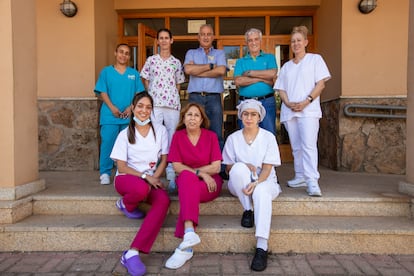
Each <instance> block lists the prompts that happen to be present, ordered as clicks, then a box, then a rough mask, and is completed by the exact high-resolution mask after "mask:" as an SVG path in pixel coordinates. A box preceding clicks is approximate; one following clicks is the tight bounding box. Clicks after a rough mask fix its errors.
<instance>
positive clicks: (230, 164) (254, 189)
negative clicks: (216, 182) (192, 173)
mask: <svg viewBox="0 0 414 276" xmlns="http://www.w3.org/2000/svg"><path fill="white" fill-rule="evenodd" d="M237 108H238V117H239V119H240V120H242V122H243V126H244V128H243V129H241V130H238V131H236V132H235V133H233V134H231V135H230V136H229V137H228V138H227V141H226V144H225V145H224V149H223V164H226V165H227V166H226V170H227V172H228V173H229V182H228V188H229V191H230V192H231V193H232V194H233V195H234V196H237V197H238V198H239V200H240V203H241V204H242V206H243V209H244V213H243V217H242V221H241V224H242V226H243V227H253V224H254V222H255V224H256V233H255V236H256V238H257V246H256V253H255V256H254V258H253V261H252V264H251V269H252V270H255V271H263V270H265V269H266V266H267V249H268V239H269V234H270V224H271V219H272V200H273V199H275V198H276V197H277V196H278V195H279V193H280V192H281V190H280V186H279V184H278V181H277V176H276V171H275V168H274V167H276V166H279V165H280V164H281V161H280V153H279V147H278V145H277V142H276V138H275V136H274V135H273V134H272V133H271V132H269V131H267V130H265V129H263V128H260V127H259V122H261V121H262V120H263V118H264V117H265V116H266V111H265V109H264V107H263V105H262V104H261V102H259V101H256V100H253V99H249V100H245V101H243V102H241V103H240V104H239V105H238V106H237ZM252 201H253V204H252ZM253 210H254V212H253Z"/></svg>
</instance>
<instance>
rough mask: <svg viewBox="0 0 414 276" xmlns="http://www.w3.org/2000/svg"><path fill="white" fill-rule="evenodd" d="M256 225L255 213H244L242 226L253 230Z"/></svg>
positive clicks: (250, 211) (249, 211)
mask: <svg viewBox="0 0 414 276" xmlns="http://www.w3.org/2000/svg"><path fill="white" fill-rule="evenodd" d="M253 224H254V216H253V211H252V210H248V211H244V212H243V217H242V219H241V226H243V227H246V228H252V227H253Z"/></svg>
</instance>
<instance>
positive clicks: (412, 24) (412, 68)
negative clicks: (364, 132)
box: [399, 0, 414, 196]
mask: <svg viewBox="0 0 414 276" xmlns="http://www.w3.org/2000/svg"><path fill="white" fill-rule="evenodd" d="M409 14H410V15H409V23H408V70H407V75H408V76H407V82H408V83H407V89H408V92H407V141H406V143H407V144H406V147H407V154H406V156H407V162H406V163H407V165H406V167H407V169H406V182H402V183H400V187H399V189H400V191H401V192H403V193H407V194H410V195H413V196H414V0H410V11H409Z"/></svg>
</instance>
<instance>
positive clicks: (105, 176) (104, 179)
mask: <svg viewBox="0 0 414 276" xmlns="http://www.w3.org/2000/svg"><path fill="white" fill-rule="evenodd" d="M99 179H100V180H101V184H102V185H108V184H111V178H110V177H109V174H107V173H104V174H102V175H101V176H100V177H99Z"/></svg>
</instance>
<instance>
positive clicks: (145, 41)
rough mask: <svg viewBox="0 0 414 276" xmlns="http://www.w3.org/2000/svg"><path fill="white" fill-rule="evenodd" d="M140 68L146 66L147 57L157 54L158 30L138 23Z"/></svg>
mask: <svg viewBox="0 0 414 276" xmlns="http://www.w3.org/2000/svg"><path fill="white" fill-rule="evenodd" d="M137 46H138V50H137V55H138V66H137V67H138V68H137V69H138V70H141V68H142V67H143V66H144V64H145V61H146V60H147V57H149V56H151V55H154V54H157V53H158V47H157V31H156V30H153V29H151V28H150V27H148V26H146V25H144V24H142V23H139V24H138V44H137Z"/></svg>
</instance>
